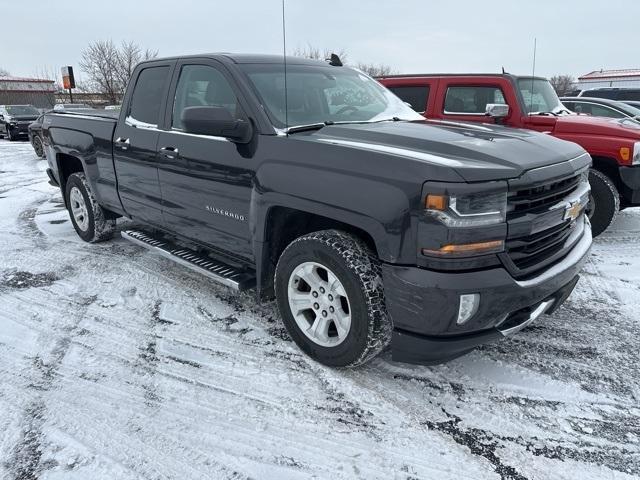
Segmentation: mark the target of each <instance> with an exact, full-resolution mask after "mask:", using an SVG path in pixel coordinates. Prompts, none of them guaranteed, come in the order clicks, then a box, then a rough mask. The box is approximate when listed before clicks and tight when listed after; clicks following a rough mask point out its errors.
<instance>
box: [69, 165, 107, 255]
mask: <svg viewBox="0 0 640 480" xmlns="http://www.w3.org/2000/svg"><path fill="white" fill-rule="evenodd" d="M66 197H67V209H68V210H69V216H70V217H71V222H72V223H73V227H74V228H75V230H76V233H77V234H78V236H79V237H80V238H81V239H83V240H84V241H85V242H92V243H94V242H102V241H104V240H108V239H109V238H111V237H112V236H113V232H114V230H115V226H116V221H115V220H111V219H107V218H106V212H105V211H104V210H103V209H102V207H101V206H100V205H99V204H98V202H97V201H96V198H95V196H94V195H93V193H92V192H91V188H90V187H89V183H88V182H87V179H86V177H85V175H84V173H72V174H71V175H69V178H68V179H67V187H66Z"/></svg>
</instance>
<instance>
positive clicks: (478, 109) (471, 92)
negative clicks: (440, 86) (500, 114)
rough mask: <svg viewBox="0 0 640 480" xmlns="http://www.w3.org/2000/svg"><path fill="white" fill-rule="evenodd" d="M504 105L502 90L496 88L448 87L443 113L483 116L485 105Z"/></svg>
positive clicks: (485, 109)
mask: <svg viewBox="0 0 640 480" xmlns="http://www.w3.org/2000/svg"><path fill="white" fill-rule="evenodd" d="M490 103H497V104H501V105H505V104H506V103H507V102H505V100H504V95H503V94H502V90H500V88H498V87H472V86H469V87H467V86H465V87H449V88H448V89H447V95H446V97H445V99H444V111H445V113H463V114H469V115H484V114H485V113H486V111H487V105H488V104H490Z"/></svg>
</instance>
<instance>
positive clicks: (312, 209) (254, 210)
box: [249, 161, 419, 263]
mask: <svg viewBox="0 0 640 480" xmlns="http://www.w3.org/2000/svg"><path fill="white" fill-rule="evenodd" d="M418 196H419V192H418V194H417V195H416V196H415V197H416V198H418ZM410 202H411V201H410V196H409V195H408V194H407V192H406V191H404V190H403V189H402V188H400V187H399V186H397V185H394V184H393V183H390V182H388V180H386V179H383V178H379V179H378V178H374V177H367V176H366V175H362V174H359V175H358V174H355V173H352V172H348V171H344V170H338V169H335V168H326V169H319V168H318V167H317V166H312V165H304V164H292V163H289V162H279V161H272V162H265V163H263V164H262V166H261V167H260V169H259V170H258V171H257V172H256V177H255V183H254V188H253V189H252V194H251V205H250V215H249V217H250V222H251V224H250V229H251V232H252V234H253V238H254V243H257V244H261V243H264V242H266V241H268V239H269V232H268V225H267V219H268V218H269V209H271V208H273V207H276V206H282V207H286V208H290V209H295V210H300V211H302V212H308V213H310V214H314V215H319V216H322V217H327V218H329V219H332V220H336V221H338V222H341V223H345V224H348V225H351V226H353V227H357V228H359V229H361V230H363V231H365V232H367V233H368V234H369V235H370V236H371V238H372V239H373V241H374V243H375V246H376V250H377V252H378V256H379V258H380V259H381V260H382V261H384V262H389V263H397V262H402V263H404V262H405V261H406V262H410V261H411V257H412V256H413V260H414V261H415V255H416V254H415V241H414V240H415V239H413V238H410V237H412V235H413V234H412V233H411V232H413V231H415V229H412V228H411V227H412V218H411V215H410V212H411V205H410ZM255 250H256V246H255V245H254V251H255ZM256 253H257V251H256ZM256 259H258V256H256Z"/></svg>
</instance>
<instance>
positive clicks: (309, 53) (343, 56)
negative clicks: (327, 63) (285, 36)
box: [292, 44, 347, 63]
mask: <svg viewBox="0 0 640 480" xmlns="http://www.w3.org/2000/svg"><path fill="white" fill-rule="evenodd" d="M332 53H335V54H336V55H338V56H339V57H340V60H341V61H342V63H346V62H347V52H346V50H344V49H339V50H331V49H330V48H325V49H320V48H318V47H314V46H313V45H311V44H307V46H306V47H304V48H301V47H296V48H295V49H294V50H293V52H292V55H293V56H294V57H303V58H310V59H311V60H326V59H327V58H330V57H331V54H332Z"/></svg>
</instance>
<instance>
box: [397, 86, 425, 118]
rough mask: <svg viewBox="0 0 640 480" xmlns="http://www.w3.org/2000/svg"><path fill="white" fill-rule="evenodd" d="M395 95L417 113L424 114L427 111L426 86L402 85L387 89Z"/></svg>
mask: <svg viewBox="0 0 640 480" xmlns="http://www.w3.org/2000/svg"><path fill="white" fill-rule="evenodd" d="M387 88H388V89H389V90H391V91H392V92H393V93H395V94H396V95H397V96H398V97H399V98H400V99H401V100H402V101H403V102H407V103H408V104H409V105H411V108H413V109H414V110H415V111H416V112H418V113H424V112H425V111H426V110H427V100H428V98H429V86H428V85H419V86H413V85H402V86H395V87H387Z"/></svg>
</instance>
